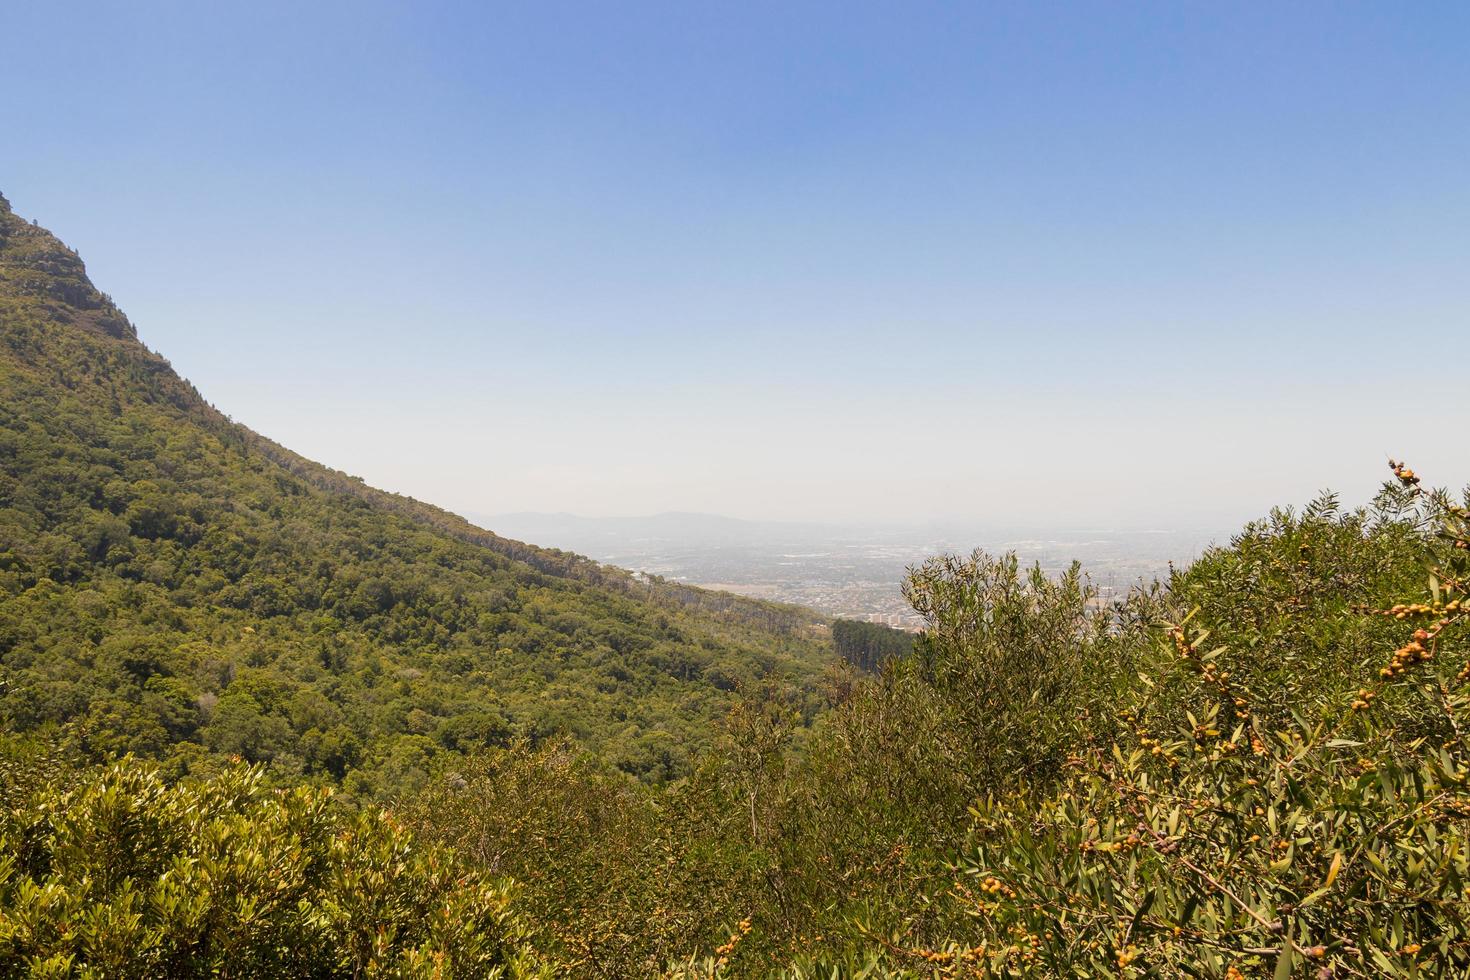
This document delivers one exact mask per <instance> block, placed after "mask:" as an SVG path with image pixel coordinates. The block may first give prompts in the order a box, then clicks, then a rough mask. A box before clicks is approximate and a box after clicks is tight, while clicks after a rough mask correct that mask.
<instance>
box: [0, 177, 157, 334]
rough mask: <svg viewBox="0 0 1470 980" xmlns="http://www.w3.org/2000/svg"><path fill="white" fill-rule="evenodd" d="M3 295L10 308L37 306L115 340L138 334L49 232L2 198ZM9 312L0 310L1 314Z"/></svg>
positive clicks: (0, 273)
mask: <svg viewBox="0 0 1470 980" xmlns="http://www.w3.org/2000/svg"><path fill="white" fill-rule="evenodd" d="M0 294H4V295H6V296H9V297H11V302H19V303H34V304H35V305H37V306H39V307H41V308H42V309H44V311H45V312H47V313H49V314H50V315H51V316H53V317H55V318H56V319H58V320H61V321H63V322H65V323H68V324H70V325H75V326H81V327H88V328H90V329H93V330H98V331H100V332H102V333H105V334H107V335H108V336H111V337H119V338H121V337H135V336H136V335H137V334H136V331H135V330H134V329H133V325H132V324H131V323H129V322H128V318H127V317H126V316H124V315H123V313H122V311H121V310H119V309H118V308H117V307H116V306H115V305H114V304H113V302H112V300H111V299H110V298H109V297H108V296H107V295H106V294H104V293H102V292H99V291H98V290H97V288H96V287H95V286H93V285H92V282H91V280H90V279H88V278H87V267H86V265H85V264H83V262H82V259H81V257H80V256H79V255H77V253H76V252H74V251H72V250H71V249H69V248H67V247H66V246H65V245H63V244H62V243H61V242H60V240H58V239H57V238H56V236H55V235H52V234H51V233H50V232H49V231H47V230H46V229H44V228H41V227H39V226H37V225H33V224H29V223H27V222H26V221H24V220H23V219H21V218H20V217H18V216H17V215H16V214H15V213H14V212H13V211H12V210H11V209H10V202H9V201H7V200H5V197H4V195H0ZM5 312H7V310H6V309H5V306H0V314H3V313H5Z"/></svg>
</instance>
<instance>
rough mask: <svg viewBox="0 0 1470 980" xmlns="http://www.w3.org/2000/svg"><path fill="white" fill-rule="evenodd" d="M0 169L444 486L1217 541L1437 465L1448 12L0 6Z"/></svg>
mask: <svg viewBox="0 0 1470 980" xmlns="http://www.w3.org/2000/svg"><path fill="white" fill-rule="evenodd" d="M0 38H3V48H4V56H3V57H0V84H3V91H4V92H5V98H3V99H0V133H3V138H0V192H3V193H5V194H6V195H7V196H8V197H9V198H10V200H11V202H12V204H13V205H14V206H15V208H16V210H17V211H19V212H20V213H21V214H24V215H26V216H28V217H36V218H38V219H39V220H40V222H41V223H42V224H44V225H46V226H48V227H50V228H51V229H53V230H54V231H56V232H57V233H58V234H59V235H61V236H62V237H63V238H64V239H65V240H66V241H67V242H68V243H70V244H71V245H73V246H74V247H76V248H78V249H79V250H80V251H81V253H82V255H83V257H84V258H85V259H86V260H87V261H88V264H89V268H90V270H91V272H92V275H93V278H94V279H95V280H96V281H97V283H98V285H99V286H100V287H101V288H102V289H104V290H106V291H108V292H110V293H111V294H112V295H113V296H114V297H115V298H116V299H117V300H118V302H119V303H120V304H121V305H122V307H123V308H124V309H125V310H126V311H127V312H128V313H129V314H130V316H131V317H132V318H133V319H134V321H135V322H136V323H137V324H138V327H139V330H140V333H141V336H142V337H143V339H144V340H145V341H146V342H147V343H148V344H149V345H150V346H152V347H154V348H155V349H158V350H160V351H161V352H163V353H164V354H165V355H166V356H168V357H169V358H170V359H171V360H172V361H173V363H174V365H175V367H177V368H178V369H179V370H180V371H181V373H183V374H184V375H186V376H187V377H189V378H190V379H191V380H192V381H194V382H195V383H196V384H197V385H198V386H199V387H200V389H201V390H202V391H203V392H204V393H205V395H206V396H207V397H209V398H210V399H211V400H212V401H214V402H215V403H216V404H217V405H218V406H219V407H220V408H221V409H223V410H224V411H226V412H228V413H229V414H231V415H232V416H234V417H235V418H236V419H238V420H240V421H242V422H245V423H246V424H249V425H251V426H252V427H254V428H257V429H259V430H260V431H262V432H264V433H266V434H267V435H270V436H272V437H273V438H276V439H278V440H280V441H282V442H284V443H286V444H288V445H290V446H291V447H293V448H295V449H297V450H298V451H301V452H303V453H305V454H307V455H309V456H312V457H314V458H317V459H320V460H322V461H323V462H326V463H328V464H330V465H333V466H336V467H339V468H342V469H345V470H348V471H350V472H353V473H356V474H359V475H361V476H363V477H365V478H366V479H368V480H369V481H371V482H373V483H375V484H377V485H380V486H384V487H387V488H389V489H393V490H398V491H402V492H407V493H411V494H413V495H415V496H418V497H421V498H424V499H427V500H430V501H433V502H436V503H440V504H443V505H446V506H449V507H452V508H456V509H460V510H469V511H475V512H479V513H494V512H503V511H515V510H546V511H549V510H565V511H572V512H577V513H584V514H593V515H598V514H634V513H649V512H654V511H660V510H668V509H677V510H695V511H711V512H720V513H726V514H731V515H734V516H743V517H753V518H777V519H779V518H792V519H832V520H875V521H876V520H882V521H896V520H903V521H925V520H931V519H946V520H949V519H955V518H964V519H971V520H977V521H984V522H991V523H997V524H1003V523H1007V522H1008V521H1013V522H1019V523H1031V524H1034V523H1037V522H1043V523H1044V522H1055V523H1056V524H1058V525H1065V526H1079V525H1099V526H1118V527H1144V526H1163V527H1187V526H1209V527H1229V526H1233V525H1234V524H1235V523H1237V522H1239V521H1241V520H1243V519H1246V518H1248V517H1251V516H1255V515H1257V514H1259V513H1261V512H1263V511H1264V510H1265V509H1267V508H1268V507H1270V506H1271V505H1273V504H1276V503H1290V502H1301V501H1304V500H1305V499H1307V498H1309V497H1310V496H1312V495H1313V494H1314V493H1315V492H1316V491H1317V490H1319V489H1321V488H1323V487H1329V486H1330V487H1333V488H1335V489H1338V490H1340V491H1342V492H1343V493H1344V495H1345V496H1347V497H1348V498H1349V499H1353V500H1360V499H1364V498H1366V497H1367V496H1369V495H1370V494H1371V493H1372V491H1373V490H1374V488H1375V487H1376V486H1377V484H1378V482H1379V481H1380V479H1381V478H1382V477H1383V476H1384V475H1385V474H1386V473H1387V470H1386V468H1385V467H1384V458H1385V456H1386V454H1389V453H1393V454H1397V455H1400V456H1406V457H1408V458H1409V459H1410V460H1411V461H1412V462H1413V463H1414V464H1415V466H1416V467H1417V468H1418V469H1419V470H1420V471H1421V472H1424V473H1426V474H1427V475H1428V476H1429V477H1430V478H1432V479H1434V480H1436V481H1438V482H1449V483H1456V484H1463V483H1465V482H1467V481H1470V450H1467V449H1466V448H1465V444H1464V431H1465V423H1466V421H1467V420H1470V385H1467V384H1465V383H1464V381H1463V379H1462V378H1458V377H1456V376H1455V375H1454V374H1453V370H1446V362H1445V361H1444V360H1443V359H1441V357H1440V356H1439V355H1438V354H1437V353H1436V352H1437V351H1440V350H1443V349H1444V348H1445V347H1447V346H1449V347H1457V348H1458V349H1459V350H1460V352H1461V353H1460V355H1459V356H1460V360H1461V362H1463V357H1464V354H1463V352H1464V349H1465V347H1464V344H1465V340H1464V338H1465V337H1467V336H1470V275H1467V272H1466V270H1467V269H1470V230H1467V229H1470V179H1467V175H1470V59H1467V58H1466V57H1465V51H1466V45H1467V43H1470V6H1467V5H1465V4H1463V3H1433V2H1425V3H1413V4H1385V3H1342V2H1333V3H1325V2H1323V3H1292V4H1278V3H1232V4H1219V3H1183V2H1178V3H1167V4H1148V3H1076V4H1061V3H1056V4H1038V3H1019V2H1018V3H1014V4H980V3H974V4H923V3H893V4H876V3H872V4H853V3H844V4H837V3H831V4H815V3H799V2H783V3H759V2H741V3H728V4H720V5H707V4H700V3H691V2H688V0H684V2H677V3H667V4H663V3H660V4H652V3H625V4H602V3H597V4H594V3H585V4H559V3H554V2H537V3H525V4H483V3H467V4H443V3H432V2H419V3H402V4H372V3H351V4H329V3H309V4H303V3H299V2H298V3H290V4H285V3H281V4H277V3H270V2H256V3H250V4H243V3H242V4H233V5H227V4H197V3H182V2H180V3H169V4H161V3H148V2H127V3H123V2H117V3H107V4H83V3H65V2H60V3H45V4H42V3H10V4H5V5H3V6H0Z"/></svg>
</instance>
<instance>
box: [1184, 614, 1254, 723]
mask: <svg viewBox="0 0 1470 980" xmlns="http://www.w3.org/2000/svg"><path fill="white" fill-rule="evenodd" d="M1169 635H1170V636H1171V637H1172V638H1173V640H1174V649H1175V650H1177V651H1178V653H1179V656H1180V657H1181V658H1182V659H1184V660H1188V661H1189V662H1190V663H1192V664H1194V665H1195V666H1196V667H1197V668H1199V672H1200V676H1201V677H1203V678H1204V679H1205V680H1206V681H1207V682H1208V683H1210V684H1213V685H1214V687H1215V690H1217V691H1219V692H1220V697H1222V698H1224V699H1226V700H1228V701H1229V702H1230V705H1231V707H1233V708H1234V709H1235V717H1236V718H1239V719H1240V720H1241V721H1245V720H1247V719H1249V718H1250V716H1251V712H1250V706H1249V704H1248V703H1247V702H1246V700H1245V698H1243V697H1241V696H1240V695H1239V694H1238V693H1236V692H1235V691H1233V690H1231V688H1230V672H1229V671H1228V670H1227V671H1222V670H1218V669H1217V668H1216V666H1215V665H1214V664H1213V663H1211V662H1209V661H1208V660H1205V659H1204V658H1203V657H1201V656H1200V655H1199V648H1198V647H1197V646H1195V645H1194V644H1193V643H1190V642H1189V640H1188V639H1187V638H1186V637H1185V635H1184V628H1183V627H1182V626H1175V627H1174V628H1173V629H1171V630H1170V631H1169Z"/></svg>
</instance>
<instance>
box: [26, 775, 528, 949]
mask: <svg viewBox="0 0 1470 980" xmlns="http://www.w3.org/2000/svg"><path fill="white" fill-rule="evenodd" d="M25 761H26V762H27V763H30V762H31V761H33V760H25ZM19 764H20V761H19V760H16V761H15V762H14V763H13V764H12V765H10V766H7V767H5V768H4V770H3V771H0V782H4V783H5V785H6V786H7V788H10V789H13V788H15V787H17V786H19V785H21V781H22V780H23V779H24V776H25V773H24V772H22V771H18V770H17V768H16V766H17V765H19ZM0 799H4V801H5V803H6V809H5V811H4V812H3V813H0V976H25V975H29V976H33V977H99V978H100V977H107V978H122V977H140V978H141V977H165V976H166V977H451V976H462V977H524V976H531V975H535V974H536V972H537V970H536V967H535V964H534V962H533V960H532V958H531V957H530V956H529V955H528V954H527V953H526V952H524V950H523V945H524V943H523V932H522V929H521V927H520V925H519V924H518V922H517V920H516V918H515V916H514V915H513V914H512V912H511V910H510V904H509V894H508V891H507V888H506V886H504V885H502V884H499V883H496V882H494V881H492V880H490V879H488V878H484V877H480V876H478V875H473V874H471V875H466V874H464V873H463V871H462V870H461V869H460V868H458V867H457V866H456V863H455V862H454V861H453V860H451V859H450V856H449V855H448V854H447V853H446V852H444V851H442V850H440V849H437V848H433V847H425V846H422V845H419V844H418V843H417V842H415V841H414V840H413V839H412V838H411V836H410V835H409V834H408V833H407V832H406V831H405V830H403V829H402V828H401V827H400V826H399V825H397V824H396V823H395V822H394V821H393V820H392V819H391V818H390V817H388V816H387V815H386V814H384V813H382V812H380V811H371V812H354V811H352V810H350V809H349V808H347V807H346V806H344V805H342V804H341V803H339V802H338V801H336V800H334V799H333V797H332V795H331V794H330V793H329V792H326V791H322V790H319V789H308V788H301V789H295V790H291V791H284V792H282V791H267V790H265V789H264V788H263V787H262V785H261V773H260V770H259V769H257V768H248V767H244V766H237V767H234V768H232V769H230V770H228V771H227V772H226V773H224V774H223V775H221V776H219V777H217V778H215V779H212V780H209V781H205V782H198V783H186V784H181V785H172V786H171V785H168V784H166V783H165V782H164V781H163V780H162V779H161V778H160V777H159V776H158V774H157V773H156V772H155V771H153V770H152V769H151V768H148V767H146V766H144V765H142V764H139V763H136V762H133V761H131V760H125V761H123V762H120V763H118V764H115V765H112V766H109V767H107V768H105V769H102V770H96V771H93V772H90V773H85V774H82V775H80V776H76V777H73V780H72V784H71V785H66V784H65V783H64V782H62V781H61V780H60V779H56V780H52V781H50V782H48V783H47V784H46V785H43V786H41V787H39V788H37V789H34V790H33V791H31V792H25V791H24V790H20V791H17V792H14V793H12V792H9V791H7V792H6V793H4V794H3V795H0Z"/></svg>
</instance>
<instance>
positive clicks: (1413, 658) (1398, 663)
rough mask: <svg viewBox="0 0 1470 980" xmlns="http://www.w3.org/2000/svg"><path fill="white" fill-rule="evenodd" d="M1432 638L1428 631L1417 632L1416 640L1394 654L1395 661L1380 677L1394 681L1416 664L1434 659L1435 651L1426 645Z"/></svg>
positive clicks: (1415, 632)
mask: <svg viewBox="0 0 1470 980" xmlns="http://www.w3.org/2000/svg"><path fill="white" fill-rule="evenodd" d="M1431 637H1432V634H1430V633H1429V631H1427V630H1415V631H1414V638H1413V639H1411V640H1410V641H1409V642H1408V643H1405V644H1404V645H1403V646H1401V647H1399V648H1398V649H1397V650H1395V651H1394V652H1393V659H1392V660H1390V661H1389V662H1388V666H1387V667H1385V668H1383V669H1382V670H1380V671H1379V672H1378V675H1379V676H1380V677H1382V678H1383V679H1384V680H1392V679H1393V678H1395V677H1397V676H1398V675H1400V674H1402V673H1403V672H1404V671H1406V670H1408V669H1409V668H1410V667H1412V666H1414V665H1415V664H1421V663H1423V662H1424V661H1426V660H1432V659H1434V651H1433V650H1431V649H1429V648H1428V647H1426V646H1425V645H1424V643H1425V641H1426V640H1429V639H1431Z"/></svg>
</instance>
